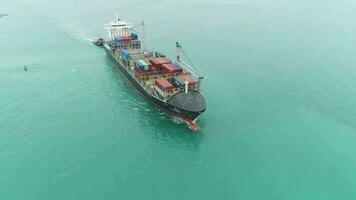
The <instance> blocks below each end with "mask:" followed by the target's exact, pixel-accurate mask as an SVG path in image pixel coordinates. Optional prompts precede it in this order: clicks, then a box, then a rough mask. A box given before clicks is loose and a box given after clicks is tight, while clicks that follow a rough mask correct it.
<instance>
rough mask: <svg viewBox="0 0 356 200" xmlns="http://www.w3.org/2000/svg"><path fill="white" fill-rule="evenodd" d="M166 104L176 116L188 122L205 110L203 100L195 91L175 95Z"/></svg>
mask: <svg viewBox="0 0 356 200" xmlns="http://www.w3.org/2000/svg"><path fill="white" fill-rule="evenodd" d="M168 104H169V105H170V106H172V107H173V109H174V110H175V111H176V112H177V113H178V115H180V116H182V117H184V118H188V119H190V120H195V119H196V118H197V117H198V116H199V115H200V114H202V113H203V112H204V111H205V109H206V103H205V99H204V97H203V95H201V94H200V93H199V92H197V91H189V92H187V93H185V92H180V93H177V94H175V95H174V96H173V97H172V98H171V99H170V100H169V101H168Z"/></svg>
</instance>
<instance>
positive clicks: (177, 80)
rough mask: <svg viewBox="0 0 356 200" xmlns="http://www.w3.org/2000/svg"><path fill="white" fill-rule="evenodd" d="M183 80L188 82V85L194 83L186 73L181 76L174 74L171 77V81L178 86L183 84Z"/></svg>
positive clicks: (180, 86)
mask: <svg viewBox="0 0 356 200" xmlns="http://www.w3.org/2000/svg"><path fill="white" fill-rule="evenodd" d="M185 82H188V85H192V84H194V83H195V81H194V80H192V79H191V78H190V77H189V76H187V75H181V76H175V77H173V83H174V85H176V86H177V87H179V88H182V87H184V86H185Z"/></svg>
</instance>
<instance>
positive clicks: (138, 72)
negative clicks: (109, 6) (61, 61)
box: [95, 17, 206, 130]
mask: <svg viewBox="0 0 356 200" xmlns="http://www.w3.org/2000/svg"><path fill="white" fill-rule="evenodd" d="M137 27H138V25H136V26H134V25H132V24H131V23H128V22H126V21H124V20H122V19H120V18H118V17H116V18H115V19H114V20H113V21H112V22H110V23H108V24H106V25H105V29H106V30H107V32H108V38H107V40H104V39H102V38H100V39H98V40H97V41H95V44H96V45H98V46H103V48H104V49H105V51H106V53H107V55H108V56H109V57H110V59H111V60H112V61H113V62H114V64H115V65H117V67H118V68H119V69H120V70H121V71H122V74H123V75H124V76H125V77H126V78H127V80H128V81H129V82H131V84H132V85H133V86H134V87H135V88H136V89H137V90H138V91H139V92H140V93H141V94H142V95H144V97H146V98H147V99H148V100H149V101H150V102H151V103H153V104H155V105H157V106H159V107H160V108H163V110H164V111H165V112H166V113H168V114H169V115H172V116H174V117H178V118H179V119H181V120H183V122H185V123H186V124H188V126H189V127H190V128H191V129H193V130H199V126H198V125H197V124H196V121H197V119H198V117H199V116H200V115H201V114H202V113H203V112H204V111H205V110H206V103H205V99H204V97H203V95H202V94H201V92H200V85H201V81H202V79H203V76H202V75H201V74H200V73H199V72H198V71H197V70H196V69H195V68H193V67H192V64H191V65H188V64H186V63H185V62H183V61H182V59H181V53H183V54H185V52H184V51H183V49H182V46H181V45H180V44H179V43H178V42H176V45H175V46H176V50H177V55H176V58H175V60H172V59H169V58H167V57H166V56H165V55H164V54H162V53H160V52H157V51H149V50H147V47H146V44H145V24H144V22H142V23H140V24H139V27H141V28H140V30H136V29H137ZM185 55H186V54H185Z"/></svg>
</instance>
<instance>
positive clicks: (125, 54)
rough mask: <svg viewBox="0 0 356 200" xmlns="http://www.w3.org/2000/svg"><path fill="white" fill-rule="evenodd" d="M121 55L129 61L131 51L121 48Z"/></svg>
mask: <svg viewBox="0 0 356 200" xmlns="http://www.w3.org/2000/svg"><path fill="white" fill-rule="evenodd" d="M120 56H121V58H122V59H123V60H125V61H129V60H130V52H129V51H127V50H126V49H121V50H120Z"/></svg>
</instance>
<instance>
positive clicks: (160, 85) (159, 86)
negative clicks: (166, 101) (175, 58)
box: [154, 78, 174, 97]
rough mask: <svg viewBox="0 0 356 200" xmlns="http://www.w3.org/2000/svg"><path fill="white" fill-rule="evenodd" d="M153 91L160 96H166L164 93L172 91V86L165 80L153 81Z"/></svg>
mask: <svg viewBox="0 0 356 200" xmlns="http://www.w3.org/2000/svg"><path fill="white" fill-rule="evenodd" d="M154 88H155V90H156V91H157V92H158V93H159V94H160V95H161V96H163V97H164V96H166V92H168V91H170V90H172V89H174V86H173V85H172V84H171V83H170V82H168V81H167V80H166V79H163V78H159V79H156V80H155V87H154Z"/></svg>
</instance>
